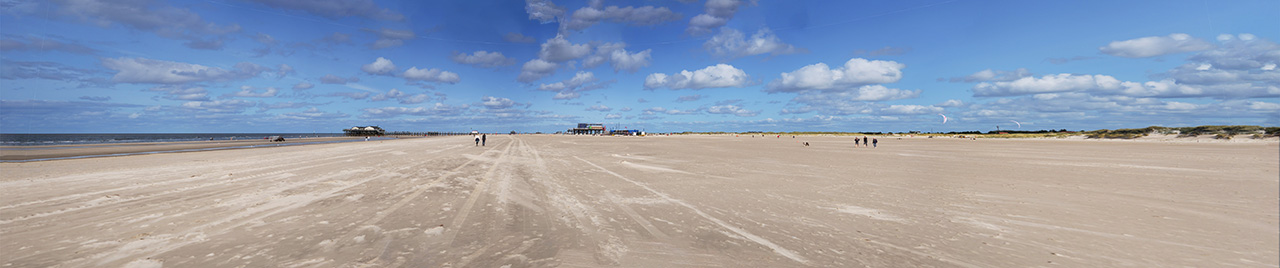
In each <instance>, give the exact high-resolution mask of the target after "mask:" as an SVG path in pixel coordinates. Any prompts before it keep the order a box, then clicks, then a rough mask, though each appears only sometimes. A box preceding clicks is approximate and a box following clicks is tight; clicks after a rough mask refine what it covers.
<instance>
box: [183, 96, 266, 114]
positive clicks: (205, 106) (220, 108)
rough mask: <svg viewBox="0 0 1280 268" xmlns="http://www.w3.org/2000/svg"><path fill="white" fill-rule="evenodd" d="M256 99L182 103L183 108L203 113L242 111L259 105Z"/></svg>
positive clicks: (233, 112)
mask: <svg viewBox="0 0 1280 268" xmlns="http://www.w3.org/2000/svg"><path fill="white" fill-rule="evenodd" d="M257 105H258V102H256V101H247V100H241V99H225V100H212V101H189V102H185V103H182V105H181V106H179V107H181V108H182V109H186V110H190V111H198V112H202V113H227V114H235V113H242V112H244V111H245V109H249V108H252V107H254V106H257Z"/></svg>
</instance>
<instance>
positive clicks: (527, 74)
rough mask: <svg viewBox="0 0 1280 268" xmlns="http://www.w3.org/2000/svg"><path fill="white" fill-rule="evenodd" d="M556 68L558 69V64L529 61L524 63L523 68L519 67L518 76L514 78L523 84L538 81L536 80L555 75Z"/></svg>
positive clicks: (538, 60) (537, 60)
mask: <svg viewBox="0 0 1280 268" xmlns="http://www.w3.org/2000/svg"><path fill="white" fill-rule="evenodd" d="M557 67H559V65H558V64H556V63H553V62H549V61H545V60H542V59H532V60H529V61H528V62H525V63H524V66H521V67H520V76H519V77H517V78H516V81H520V82H524V83H532V82H533V81H538V79H542V78H543V77H547V76H550V75H552V74H555V73H556V68H557Z"/></svg>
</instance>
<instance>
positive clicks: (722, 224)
mask: <svg viewBox="0 0 1280 268" xmlns="http://www.w3.org/2000/svg"><path fill="white" fill-rule="evenodd" d="M573 158H575V159H578V160H580V161H582V162H584V163H587V164H588V165H591V166H593V167H595V168H597V169H600V170H601V171H604V172H605V173H609V175H613V176H614V177H618V178H619V179H622V180H625V181H627V182H630V183H631V184H635V185H636V186H640V188H644V189H645V190H647V191H649V192H650V193H653V194H655V195H658V196H660V197H662V198H663V199H666V200H667V201H670V202H672V203H676V204H679V205H680V206H683V207H685V208H688V209H689V210H692V211H693V212H694V213H696V214H698V216H702V218H704V219H707V220H709V221H711V222H713V223H715V224H716V225H720V227H721V228H725V229H727V230H729V231H732V232H734V233H736V234H738V235H740V236H742V237H745V238H747V240H751V241H752V242H755V243H756V244H760V245H761V246H765V247H768V248H769V249H772V250H773V252H774V253H777V254H778V255H782V256H783V257H786V258H788V259H791V260H793V261H796V262H799V263H801V264H806V265H807V264H809V260H808V259H805V258H804V256H800V254H797V253H796V252H795V251H791V250H789V249H786V248H783V247H782V246H779V245H778V244H774V243H773V242H770V241H769V240H767V239H764V238H763V237H760V236H758V235H755V234H752V233H749V232H747V231H746V230H743V229H742V228H738V227H737V226H733V225H730V224H729V223H726V222H724V221H723V220H720V219H718V218H716V217H713V216H711V215H710V214H707V213H706V212H702V210H701V209H698V207H694V206H693V205H690V204H689V203H685V202H684V201H683V200H680V199H675V198H673V197H671V196H670V195H667V194H666V193H663V192H659V191H658V190H654V189H653V188H650V187H649V186H648V185H645V184H644V183H641V182H638V181H634V180H631V179H628V178H627V177H623V176H622V175H619V174H618V173H614V172H613V171H610V170H608V169H605V168H604V167H601V166H599V165H596V164H595V163H591V161H587V160H586V159H582V158H581V157H578V156H573Z"/></svg>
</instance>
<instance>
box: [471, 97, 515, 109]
mask: <svg viewBox="0 0 1280 268" xmlns="http://www.w3.org/2000/svg"><path fill="white" fill-rule="evenodd" d="M517 104H519V103H516V101H513V100H511V99H508V98H500V97H493V96H484V97H483V98H480V105H482V106H484V107H485V108H488V109H490V110H497V109H507V108H512V107H515V106H516V105H517Z"/></svg>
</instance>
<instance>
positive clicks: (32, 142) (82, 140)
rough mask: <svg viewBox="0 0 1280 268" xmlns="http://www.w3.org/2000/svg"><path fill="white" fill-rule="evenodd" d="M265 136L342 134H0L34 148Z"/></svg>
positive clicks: (5, 142) (7, 142)
mask: <svg viewBox="0 0 1280 268" xmlns="http://www.w3.org/2000/svg"><path fill="white" fill-rule="evenodd" d="M269 136H281V137H284V138H285V139H296V138H303V137H342V133H142V134H138V133H133V134H130V133H106V134H0V145H2V146H37V145H64V144H102V143H137V142H175V141H207V140H209V139H214V140H230V139H233V138H234V139H236V140H251V139H262V138H266V137H269Z"/></svg>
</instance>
